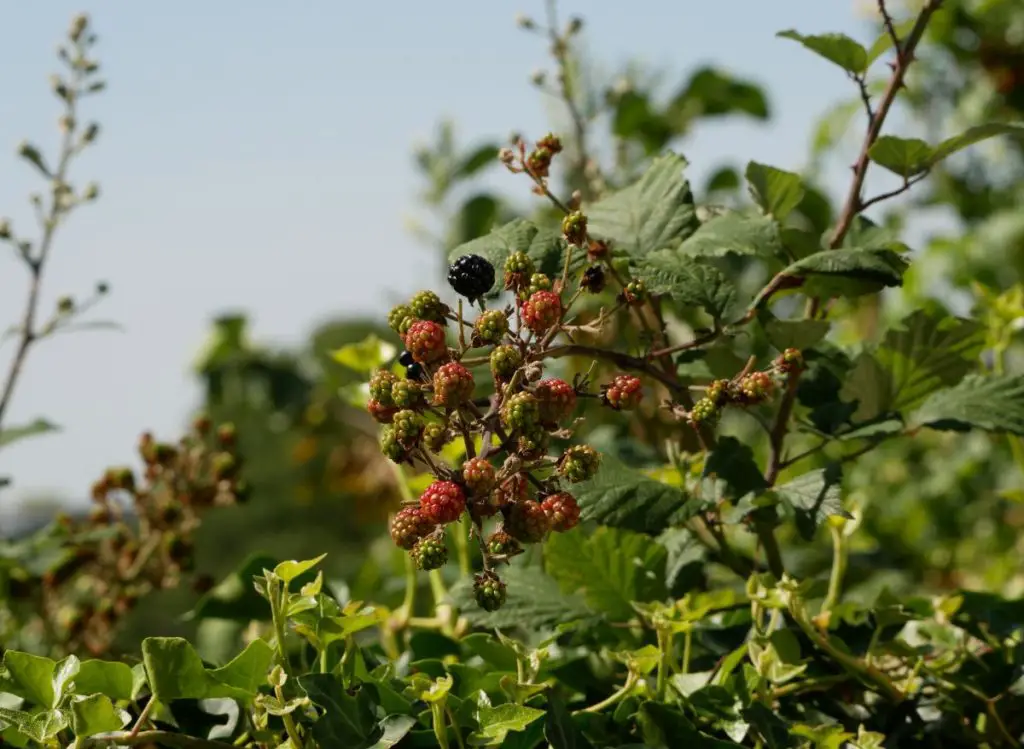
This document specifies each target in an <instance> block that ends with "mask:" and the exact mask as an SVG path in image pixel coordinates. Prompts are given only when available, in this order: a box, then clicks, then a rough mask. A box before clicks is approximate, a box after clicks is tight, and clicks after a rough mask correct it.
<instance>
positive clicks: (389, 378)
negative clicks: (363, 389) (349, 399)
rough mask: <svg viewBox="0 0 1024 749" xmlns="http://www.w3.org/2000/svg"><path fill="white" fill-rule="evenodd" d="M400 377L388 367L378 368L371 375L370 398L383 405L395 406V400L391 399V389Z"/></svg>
mask: <svg viewBox="0 0 1024 749" xmlns="http://www.w3.org/2000/svg"><path fill="white" fill-rule="evenodd" d="M396 382H398V378H397V377H395V375H393V374H392V373H391V372H389V371H388V370H386V369H378V370H377V371H376V372H374V373H373V375H372V376H371V377H370V398H371V399H373V400H375V401H377V402H378V403H380V404H381V405H382V406H393V405H395V402H394V401H393V400H392V399H391V389H392V388H393V387H394V385H395V383H396Z"/></svg>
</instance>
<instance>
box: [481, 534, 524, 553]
mask: <svg viewBox="0 0 1024 749" xmlns="http://www.w3.org/2000/svg"><path fill="white" fill-rule="evenodd" d="M522 550H523V546H522V544H520V543H519V542H518V541H516V540H515V539H514V538H512V536H510V535H509V534H508V533H506V532H505V531H504V530H502V529H501V528H499V529H498V530H496V531H494V533H492V534H491V535H490V537H489V538H488V539H487V553H488V554H493V555H494V556H499V557H511V556H515V555H516V554H518V553H520V552H521V551H522Z"/></svg>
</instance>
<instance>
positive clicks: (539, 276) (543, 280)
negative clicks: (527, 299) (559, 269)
mask: <svg viewBox="0 0 1024 749" xmlns="http://www.w3.org/2000/svg"><path fill="white" fill-rule="evenodd" d="M550 290H551V279H550V278H548V277H547V276H545V275H544V274H543V273H534V274H533V275H532V276H530V285H529V287H528V288H527V289H526V296H531V295H533V294H536V293H537V292H538V291H550Z"/></svg>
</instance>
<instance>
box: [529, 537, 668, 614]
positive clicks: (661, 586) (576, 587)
mask: <svg viewBox="0 0 1024 749" xmlns="http://www.w3.org/2000/svg"><path fill="white" fill-rule="evenodd" d="M544 554H545V566H546V568H547V571H548V574H549V575H551V576H552V577H553V578H554V579H556V580H557V581H558V582H559V584H560V585H561V587H562V590H563V591H565V592H567V593H568V592H580V593H581V594H582V595H583V597H584V598H585V599H586V601H587V603H588V604H589V605H590V607H591V608H593V609H595V610H596V611H600V612H602V613H604V614H606V615H607V616H608V617H609V618H610V619H612V620H615V621H626V620H628V619H631V618H632V617H633V616H634V615H635V612H634V610H633V606H632V603H633V602H634V601H638V602H644V601H656V600H661V599H662V598H664V597H665V594H666V590H665V563H666V561H667V559H668V551H667V550H666V549H665V547H663V546H661V545H660V544H658V543H657V542H655V541H653V540H652V539H651V538H650V537H648V536H646V535H643V534H640V533H633V532H632V531H626V530H620V529H616V528H609V527H600V528H598V529H597V530H596V531H594V532H593V533H592V534H591V535H590V536H587V535H585V534H584V533H583V532H582V531H581V530H573V531H570V532H568V533H559V534H554V535H553V536H552V537H551V538H550V539H549V540H548V542H547V544H546V546H545V549H544Z"/></svg>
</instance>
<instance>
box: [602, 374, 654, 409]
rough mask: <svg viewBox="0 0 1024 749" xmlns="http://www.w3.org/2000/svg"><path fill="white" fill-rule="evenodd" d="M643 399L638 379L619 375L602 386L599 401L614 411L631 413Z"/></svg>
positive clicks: (641, 387)
mask: <svg viewBox="0 0 1024 749" xmlns="http://www.w3.org/2000/svg"><path fill="white" fill-rule="evenodd" d="M643 397H644V391H643V385H642V383H641V382H640V378H639V377H634V376H633V375H627V374H620V375H617V376H616V377H615V379H613V380H612V381H611V383H609V384H608V385H605V386H604V389H603V392H602V393H601V399H602V400H603V401H604V403H605V405H607V406H611V407H612V408H614V409H615V410H616V411H631V410H633V409H634V408H636V407H637V406H638V405H639V404H640V401H641V400H642V399H643Z"/></svg>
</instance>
